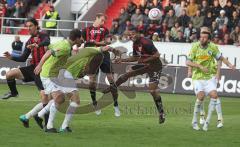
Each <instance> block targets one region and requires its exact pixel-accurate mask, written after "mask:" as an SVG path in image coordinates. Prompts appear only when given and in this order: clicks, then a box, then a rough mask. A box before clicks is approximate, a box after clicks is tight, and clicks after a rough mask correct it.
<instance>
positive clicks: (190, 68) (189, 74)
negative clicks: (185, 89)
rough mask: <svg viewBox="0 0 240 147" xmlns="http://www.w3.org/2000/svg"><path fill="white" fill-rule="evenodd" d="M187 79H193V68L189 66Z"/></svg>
mask: <svg viewBox="0 0 240 147" xmlns="http://www.w3.org/2000/svg"><path fill="white" fill-rule="evenodd" d="M187 77H188V78H191V77H192V67H191V66H188V73H187Z"/></svg>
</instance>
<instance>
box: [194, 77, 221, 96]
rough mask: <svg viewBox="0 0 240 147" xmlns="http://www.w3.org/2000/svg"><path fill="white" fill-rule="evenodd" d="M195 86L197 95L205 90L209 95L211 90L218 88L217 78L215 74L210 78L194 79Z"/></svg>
mask: <svg viewBox="0 0 240 147" xmlns="http://www.w3.org/2000/svg"><path fill="white" fill-rule="evenodd" d="M193 86H194V91H195V94H196V95H197V94H198V93H199V92H200V91H203V92H204V93H205V95H206V96H207V95H208V94H209V93H210V92H211V91H213V90H217V79H216V77H215V76H214V77H212V78H211V79H209V80H194V81H193Z"/></svg>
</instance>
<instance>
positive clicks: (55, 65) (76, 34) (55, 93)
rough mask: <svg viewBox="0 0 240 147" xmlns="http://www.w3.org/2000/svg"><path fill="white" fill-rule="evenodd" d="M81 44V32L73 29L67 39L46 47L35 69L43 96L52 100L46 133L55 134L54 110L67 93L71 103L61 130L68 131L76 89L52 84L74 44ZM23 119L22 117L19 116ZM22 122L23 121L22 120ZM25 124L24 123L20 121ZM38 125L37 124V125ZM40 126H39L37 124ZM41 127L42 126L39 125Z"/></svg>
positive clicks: (77, 99) (75, 99)
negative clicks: (45, 95) (41, 84)
mask: <svg viewBox="0 0 240 147" xmlns="http://www.w3.org/2000/svg"><path fill="white" fill-rule="evenodd" d="M80 43H81V32H80V30H78V29H74V30H72V31H71V32H70V35H69V39H67V40H62V41H58V42H56V43H53V44H50V45H49V46H48V49H49V50H48V51H47V52H46V53H45V54H44V56H43V57H42V59H41V61H40V63H39V64H38V66H37V67H36V68H35V70H34V72H35V74H39V73H40V77H41V81H42V83H43V87H44V92H45V94H48V95H50V96H51V97H52V98H53V99H54V100H56V101H54V102H53V103H52V105H51V107H50V116H49V119H48V124H47V126H46V129H45V131H46V132H57V131H56V129H55V128H53V120H54V117H55V114H56V108H57V107H58V106H59V105H58V104H59V103H62V101H57V100H59V97H64V93H69V95H68V96H69V97H70V99H71V103H70V105H69V108H68V110H67V114H66V117H65V120H64V123H63V125H62V126H65V127H62V129H63V130H64V131H65V130H66V131H70V128H69V127H68V126H66V125H68V123H69V121H70V119H71V115H69V111H71V112H72V111H74V109H76V108H77V107H78V106H79V103H80V101H79V96H78V92H77V91H78V89H77V88H63V87H61V86H59V85H57V84H55V83H54V82H53V79H56V78H57V76H58V73H59V70H60V69H61V68H62V66H63V65H64V64H65V63H66V61H67V59H68V57H70V55H71V49H72V46H73V45H74V44H80ZM20 117H21V118H24V115H22V116H20ZM22 120H23V119H22ZM22 122H23V123H24V122H27V120H26V121H24V120H23V121H22ZM38 124H39V123H38ZM39 125H40V124H39ZM40 126H41V127H43V126H42V125H40Z"/></svg>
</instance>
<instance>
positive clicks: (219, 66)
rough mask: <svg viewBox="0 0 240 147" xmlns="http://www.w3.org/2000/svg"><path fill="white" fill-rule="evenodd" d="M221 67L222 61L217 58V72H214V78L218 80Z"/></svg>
mask: <svg viewBox="0 0 240 147" xmlns="http://www.w3.org/2000/svg"><path fill="white" fill-rule="evenodd" d="M221 67H222V61H221V60H219V61H218V62H217V73H216V79H217V81H219V80H220V79H221Z"/></svg>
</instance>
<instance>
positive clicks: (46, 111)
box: [38, 100, 54, 118]
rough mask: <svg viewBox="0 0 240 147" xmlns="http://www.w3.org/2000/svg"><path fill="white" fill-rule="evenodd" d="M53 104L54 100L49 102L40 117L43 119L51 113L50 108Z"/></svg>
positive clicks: (39, 114)
mask: <svg viewBox="0 0 240 147" xmlns="http://www.w3.org/2000/svg"><path fill="white" fill-rule="evenodd" d="M53 102H54V100H50V101H49V102H48V104H47V105H46V106H45V107H44V108H43V109H42V110H41V111H40V112H38V117H41V118H43V117H44V115H45V114H47V113H49V111H50V107H51V105H52V103H53Z"/></svg>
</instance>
